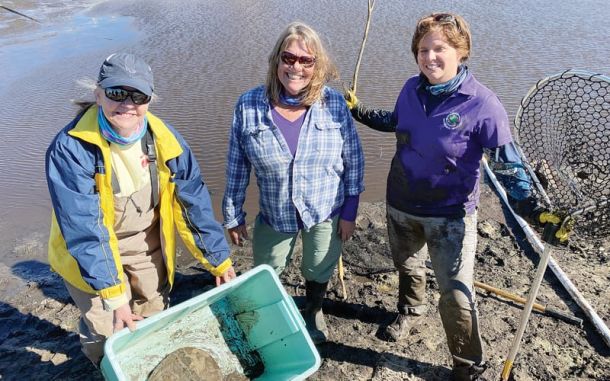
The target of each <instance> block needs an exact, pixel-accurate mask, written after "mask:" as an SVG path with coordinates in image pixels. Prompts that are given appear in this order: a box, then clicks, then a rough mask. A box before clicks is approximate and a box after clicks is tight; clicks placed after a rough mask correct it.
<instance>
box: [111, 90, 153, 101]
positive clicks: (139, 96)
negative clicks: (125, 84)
mask: <svg viewBox="0 0 610 381" xmlns="http://www.w3.org/2000/svg"><path fill="white" fill-rule="evenodd" d="M104 94H106V98H108V99H110V100H111V101H115V102H124V101H125V100H126V99H127V98H131V101H132V102H133V103H134V104H136V105H145V104H147V103H148V102H150V100H151V98H152V97H151V96H149V95H146V94H144V93H141V92H139V91H138V90H125V89H123V88H120V87H107V88H105V89H104Z"/></svg>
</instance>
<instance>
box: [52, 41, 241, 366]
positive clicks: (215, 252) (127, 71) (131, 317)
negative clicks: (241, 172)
mask: <svg viewBox="0 0 610 381" xmlns="http://www.w3.org/2000/svg"><path fill="white" fill-rule="evenodd" d="M153 93H154V85H153V74H152V71H151V69H150V66H149V65H148V64H147V63H146V62H144V61H143V60H142V59H141V58H139V57H137V56H135V55H133V54H127V53H117V54H113V55H111V56H109V57H108V58H107V59H106V60H105V61H104V63H103V64H102V67H101V68H100V72H99V77H98V81H97V87H96V89H95V90H94V95H95V102H89V103H83V104H80V105H81V107H82V110H81V111H80V112H79V113H78V115H77V117H76V118H75V119H74V120H73V121H72V122H70V123H69V124H68V125H67V126H66V127H65V128H64V129H62V130H61V131H60V132H59V134H58V135H57V136H56V137H55V139H54V140H53V142H52V143H51V145H50V146H49V149H48V150H47V154H46V176H47V183H48V186H49V192H50V194H51V201H52V204H53V218H52V224H51V233H50V238H49V263H50V265H51V267H52V268H53V270H54V271H56V272H57V273H58V274H59V275H60V276H62V277H63V279H64V282H65V284H66V287H67V289H68V291H69V293H70V295H71V296H72V298H73V299H74V302H75V303H76V305H77V306H78V308H79V309H80V310H81V314H82V315H81V320H80V324H79V331H80V338H81V343H82V345H83V352H84V353H85V354H86V355H87V357H88V358H89V359H90V360H91V361H92V362H93V363H94V364H96V365H98V364H99V362H100V360H101V358H102V355H103V344H104V341H105V339H106V338H107V337H109V336H110V335H112V333H113V332H114V331H116V330H119V329H121V328H123V327H125V326H127V327H129V328H130V329H132V330H133V329H135V323H134V321H136V320H141V319H143V318H144V317H148V316H151V315H153V314H155V313H157V312H159V311H161V310H163V309H165V308H166V307H167V305H168V293H169V290H170V289H171V287H172V284H173V280H174V273H175V259H176V250H175V249H176V241H175V236H174V232H175V231H176V230H177V231H178V233H179V234H180V236H181V238H182V240H183V241H184V243H185V245H186V247H187V248H188V249H189V251H190V252H191V253H192V255H193V256H194V257H195V258H197V259H198V260H199V261H200V262H201V263H202V264H203V266H204V267H205V268H206V269H207V270H208V271H210V272H211V273H212V274H213V275H215V276H216V284H217V285H219V284H221V283H224V282H228V281H229V280H231V279H233V278H234V277H235V271H234V269H233V266H232V263H231V260H230V259H229V254H230V253H229V247H228V244H227V242H226V240H225V238H224V232H223V229H222V227H221V226H220V224H219V223H218V222H217V221H216V220H215V219H214V213H213V211H212V205H211V202H210V196H209V193H208V190H207V187H206V185H205V183H204V182H203V180H202V177H201V173H200V171H199V166H198V165H197V160H196V159H195V157H194V156H193V154H192V152H191V150H190V148H189V146H188V145H187V144H186V142H185V141H184V140H183V138H182V137H181V136H180V135H179V134H178V132H177V131H176V130H174V129H173V128H172V127H171V126H169V125H168V124H166V123H165V122H163V121H162V120H161V119H159V118H157V117H156V116H154V115H153V114H151V113H150V112H148V106H149V102H150V100H151V98H152V96H153Z"/></svg>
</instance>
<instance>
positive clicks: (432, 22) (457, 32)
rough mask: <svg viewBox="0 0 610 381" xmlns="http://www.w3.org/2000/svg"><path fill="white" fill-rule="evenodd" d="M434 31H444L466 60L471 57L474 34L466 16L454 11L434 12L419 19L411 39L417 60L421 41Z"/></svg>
mask: <svg viewBox="0 0 610 381" xmlns="http://www.w3.org/2000/svg"><path fill="white" fill-rule="evenodd" d="M433 31H440V32H442V33H443V35H444V36H445V38H446V39H447V42H448V43H449V45H451V46H452V47H453V48H454V49H456V50H457V51H458V53H459V54H460V56H461V57H462V61H461V62H464V61H466V60H467V59H468V57H470V52H471V49H472V36H471V34H470V27H469V26H468V23H467V22H466V20H464V18H463V17H462V16H460V15H456V14H452V13H433V14H431V15H429V16H424V17H422V18H420V19H419V21H417V26H416V27H415V33H413V40H411V52H412V53H413V56H414V57H415V62H417V52H418V50H419V42H420V41H421V40H422V38H424V36H425V35H426V34H428V33H430V32H433Z"/></svg>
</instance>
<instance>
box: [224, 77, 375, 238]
mask: <svg viewBox="0 0 610 381" xmlns="http://www.w3.org/2000/svg"><path fill="white" fill-rule="evenodd" d="M252 167H254V172H255V174H256V182H257V184H258V188H259V193H260V196H259V197H260V199H259V208H260V213H261V214H262V216H263V217H264V219H265V221H266V222H267V223H269V224H270V225H271V227H272V228H273V229H274V230H276V231H278V232H285V233H293V232H297V231H298V230H299V228H298V224H297V211H298V213H299V215H300V217H301V220H302V221H303V226H304V228H305V229H309V228H311V227H312V226H314V225H316V224H318V223H320V222H323V221H325V220H326V219H328V218H329V216H330V215H331V213H332V212H333V211H335V210H337V209H339V208H340V207H341V206H342V205H343V201H344V198H345V197H346V196H356V195H359V194H360V193H362V191H364V155H363V153H362V146H361V144H360V139H359V138H358V134H357V132H356V128H355V127H354V122H353V120H352V117H351V114H350V112H349V110H348V108H347V105H346V103H345V100H344V99H343V96H342V95H341V94H340V93H339V92H337V91H336V90H333V89H331V88H330V87H325V88H324V93H323V97H322V100H321V101H318V102H316V103H314V104H313V105H312V106H311V107H310V108H309V110H308V111H307V114H306V115H305V120H304V121H303V126H302V127H301V133H300V135H299V141H298V146H297V152H296V154H295V156H294V158H293V156H292V154H291V153H290V149H289V148H288V144H287V143H286V140H285V139H284V136H283V135H282V133H281V131H280V130H279V129H278V128H277V126H275V124H274V123H273V121H272V119H271V107H270V103H269V100H268V98H267V96H266V91H265V87H264V86H259V87H256V88H254V89H252V90H250V91H248V92H246V93H244V94H242V96H241V97H240V98H239V100H238V101H237V105H236V106H235V111H234V114H233V126H232V128H231V135H230V138H229V153H228V159H227V168H226V178H227V183H226V188H225V194H224V198H223V202H222V211H223V217H224V226H225V227H226V228H228V229H230V228H233V227H236V226H239V225H242V224H244V223H245V216H246V214H245V212H244V210H243V204H244V201H245V198H246V188H247V187H248V183H249V180H250V170H251V168H252Z"/></svg>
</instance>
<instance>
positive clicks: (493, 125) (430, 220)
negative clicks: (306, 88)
mask: <svg viewBox="0 0 610 381" xmlns="http://www.w3.org/2000/svg"><path fill="white" fill-rule="evenodd" d="M470 49H471V35H470V29H469V26H468V24H467V23H466V21H465V20H464V19H463V18H462V17H461V16H458V15H454V14H449V13H436V14H431V15H429V16H425V17H423V18H421V19H420V20H419V21H418V22H417V26H416V28H415V33H414V35H413V40H412V43H411V51H412V52H413V55H414V57H415V60H416V62H417V64H418V66H419V69H420V74H419V75H416V76H414V77H412V78H410V79H409V80H407V82H406V83H405V85H404V87H403V88H402V91H401V92H400V94H399V96H398V99H397V101H396V106H395V108H394V111H393V112H389V111H383V110H371V109H367V108H365V107H363V106H362V105H360V104H358V100H357V98H356V97H355V95H354V94H353V93H351V92H348V93H347V94H346V98H347V101H348V105H349V107H350V109H351V111H352V115H353V116H354V118H355V119H356V120H358V121H360V122H362V123H364V124H365V125H367V126H369V127H371V128H374V129H376V130H380V131H387V132H394V133H395V134H396V138H397V149H396V153H395V155H394V158H393V160H392V164H391V169H390V173H389V176H388V182H387V194H386V197H387V220H388V233H389V238H390V247H391V251H392V256H393V260H394V264H395V266H396V268H397V269H398V272H399V293H398V315H397V318H396V319H395V321H394V322H393V323H392V324H390V325H389V326H388V327H387V328H386V331H385V333H386V337H387V339H388V340H390V341H398V340H400V339H403V338H405V337H406V336H407V335H408V333H409V330H410V329H411V327H413V325H414V324H416V323H417V322H418V321H419V320H420V319H421V317H422V316H423V315H424V314H425V312H426V310H427V306H426V301H425V295H426V293H425V286H426V265H425V260H426V258H427V257H428V255H429V256H430V259H431V262H432V267H433V269H434V273H435V275H436V279H437V282H438V286H439V289H440V294H441V296H440V301H439V311H440V314H441V319H442V322H443V327H444V329H445V333H446V335H447V340H448V345H449V350H450V351H451V354H452V357H453V377H454V379H455V380H476V379H479V377H480V375H481V374H482V373H483V371H484V370H485V365H484V353H483V347H482V343H481V336H480V334H479V322H478V312H477V306H476V302H475V291H474V285H473V283H474V258H475V251H476V246H477V204H478V201H479V176H480V172H479V166H480V162H481V158H482V155H483V150H484V149H485V148H488V149H494V148H499V149H500V151H499V155H500V157H501V158H502V159H503V160H504V162H511V163H512V164H511V165H512V166H513V168H515V171H516V172H517V174H518V176H516V177H513V181H512V183H513V184H512V185H513V186H512V189H511V190H510V192H509V193H510V195H511V196H512V197H513V200H515V201H518V202H520V203H529V201H530V200H531V197H530V183H529V179H528V178H527V176H525V172H524V171H523V167H522V164H521V162H520V160H519V158H518V155H517V154H516V151H515V149H514V146H513V143H512V137H511V131H510V128H509V122H508V117H507V114H506V111H505V110H504V107H503V106H502V104H501V103H500V101H499V100H498V97H497V96H496V95H495V94H494V93H493V92H492V91H491V90H489V89H488V88H486V87H485V86H483V85H482V84H481V83H479V82H478V81H477V80H476V79H475V78H474V76H473V75H472V74H471V73H470V71H469V70H468V67H466V65H465V62H466V60H467V59H468V57H469V55H470ZM529 205H531V203H530V204H529Z"/></svg>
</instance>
